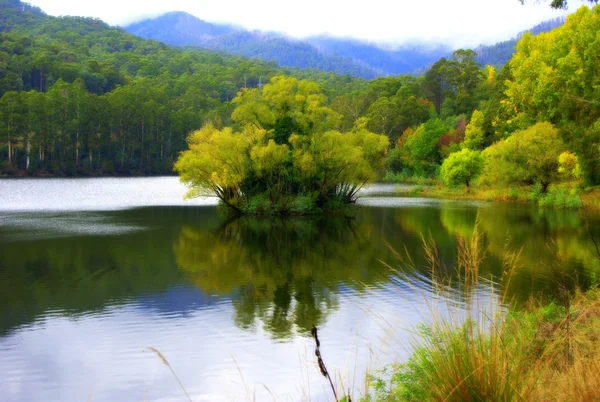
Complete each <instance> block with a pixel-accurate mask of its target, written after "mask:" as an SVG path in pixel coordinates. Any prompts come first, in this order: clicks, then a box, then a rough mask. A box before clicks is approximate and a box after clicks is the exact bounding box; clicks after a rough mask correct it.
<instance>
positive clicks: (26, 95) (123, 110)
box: [0, 0, 365, 175]
mask: <svg viewBox="0 0 600 402" xmlns="http://www.w3.org/2000/svg"><path fill="white" fill-rule="evenodd" d="M0 9H1V10H2V13H1V14H0V27H2V32H1V33H0V97H1V99H0V119H1V120H0V121H1V122H2V123H1V124H0V136H1V138H2V142H1V143H0V160H1V162H0V172H4V173H8V174H42V175H45V174H66V175H75V174H91V173H98V174H159V173H170V172H171V171H172V165H173V161H174V159H175V158H176V156H177V154H178V153H179V152H180V151H182V150H183V149H185V147H186V137H187V135H188V134H189V133H190V132H191V131H193V130H194V129H197V128H198V127H200V126H202V125H203V124H204V123H205V122H207V121H211V122H213V123H214V124H216V125H223V124H228V122H229V121H230V115H231V111H232V110H233V108H232V104H231V102H230V101H231V100H232V99H233V98H234V97H235V96H236V93H237V92H238V91H239V90H240V89H241V88H244V87H258V86H262V83H263V82H268V81H269V80H270V78H271V77H273V76H274V75H277V74H291V75H295V76H297V77H299V78H310V79H311V80H314V81H316V82H319V83H320V85H321V86H322V88H323V89H324V90H325V91H326V93H328V94H330V95H329V96H334V94H339V93H345V92H348V91H352V90H357V89H360V88H362V87H363V86H364V85H365V83H364V82H363V81H362V80H359V79H355V78H351V77H349V76H337V75H333V74H329V73H323V72H321V71H317V70H302V71H301V70H289V69H282V68H278V67H277V66H276V65H275V64H274V63H266V62H260V61H249V60H247V59H244V58H239V57H230V56H224V55H221V54H218V53H214V52H210V51H201V50H193V51H183V50H180V49H176V48H172V47H169V46H167V45H164V44H161V43H159V42H155V41H150V40H144V39H140V38H138V37H136V36H133V35H131V34H128V33H126V32H124V31H123V30H121V29H115V28H111V27H109V26H108V25H106V24H105V23H103V22H102V21H99V20H96V19H90V18H76V17H64V18H55V17H49V16H46V15H45V14H44V13H43V12H41V11H40V10H39V9H38V8H35V7H31V6H28V5H26V4H24V3H21V2H19V1H17V0H2V1H0Z"/></svg>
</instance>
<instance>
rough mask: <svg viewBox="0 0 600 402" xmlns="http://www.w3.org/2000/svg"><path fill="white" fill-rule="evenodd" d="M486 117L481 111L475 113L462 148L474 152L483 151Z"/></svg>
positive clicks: (466, 131)
mask: <svg viewBox="0 0 600 402" xmlns="http://www.w3.org/2000/svg"><path fill="white" fill-rule="evenodd" d="M484 124H485V116H484V115H483V113H481V112H480V111H479V110H475V111H474V112H473V116H472V117H471V121H470V122H469V124H467V128H466V130H465V140H464V141H463V142H462V144H461V146H462V147H463V148H466V149H472V150H474V151H478V150H482V149H483V148H484V144H485V130H484Z"/></svg>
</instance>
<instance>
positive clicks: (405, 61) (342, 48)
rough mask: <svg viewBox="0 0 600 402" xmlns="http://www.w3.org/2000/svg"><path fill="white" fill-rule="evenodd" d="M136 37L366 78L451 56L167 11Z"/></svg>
mask: <svg viewBox="0 0 600 402" xmlns="http://www.w3.org/2000/svg"><path fill="white" fill-rule="evenodd" d="M563 23H564V18H557V19H555V20H550V21H546V22H542V23H541V24H539V25H536V26H535V27H533V28H532V29H530V30H527V31H524V32H521V33H520V34H519V35H517V36H516V37H515V38H512V39H509V40H506V41H502V42H499V43H497V44H495V45H492V46H479V47H477V48H476V49H475V51H476V52H477V53H478V57H477V61H478V62H480V63H481V64H482V65H485V64H491V65H494V66H497V67H502V66H503V65H504V64H506V63H507V62H508V60H510V58H511V57H512V54H513V53H514V51H515V47H516V44H517V42H518V40H519V39H520V38H521V37H522V35H523V34H524V33H525V32H532V33H533V34H534V35H537V34H539V33H541V32H548V31H551V30H552V29H554V28H556V27H558V26H560V25H562V24H563ZM125 29H126V30H127V31H128V32H130V33H132V34H135V35H138V36H141V37H143V38H147V39H154V40H158V41H161V42H163V43H166V44H169V45H173V46H189V47H201V48H205V49H212V50H217V51H222V52H225V53H228V54H232V55H237V56H244V57H249V58H257V59H261V60H265V61H273V62H276V63H278V64H279V65H281V66H285V67H295V68H316V69H320V70H324V71H328V72H334V73H337V74H349V75H353V76H358V77H362V78H366V79H372V78H375V77H379V76H389V75H402V74H415V75H420V74H423V73H424V72H425V71H427V69H428V68H429V67H430V66H431V65H432V64H433V63H434V62H435V61H436V60H438V59H440V58H441V57H450V55H451V53H452V50H453V49H451V48H450V47H448V46H445V45H440V44H431V45H425V44H414V45H404V46H402V47H399V48H397V49H389V48H383V47H380V46H378V45H377V44H373V43H369V42H365V41H360V40H357V39H349V38H337V37H331V36H326V35H321V36H316V37H309V38H305V39H296V38H292V37H289V36H286V35H283V34H279V33H275V32H264V31H259V30H255V31H249V30H246V29H244V28H241V27H236V26H233V25H226V24H213V23H209V22H206V21H203V20H201V19H200V18H197V17H195V16H193V15H191V14H188V13H186V12H181V11H177V12H170V13H167V14H164V15H162V16H159V17H157V18H152V19H146V20H142V21H139V22H137V23H134V24H131V25H129V26H127V27H125Z"/></svg>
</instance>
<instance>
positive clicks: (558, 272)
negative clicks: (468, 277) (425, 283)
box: [396, 203, 600, 301]
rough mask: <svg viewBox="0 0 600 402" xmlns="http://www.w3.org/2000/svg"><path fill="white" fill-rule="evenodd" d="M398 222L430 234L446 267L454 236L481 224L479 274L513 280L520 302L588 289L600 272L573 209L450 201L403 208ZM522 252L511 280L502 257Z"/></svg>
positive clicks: (513, 293)
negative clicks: (482, 253)
mask: <svg viewBox="0 0 600 402" xmlns="http://www.w3.org/2000/svg"><path fill="white" fill-rule="evenodd" d="M396 220H397V222H398V224H399V225H400V227H402V228H403V229H404V230H406V231H408V232H410V233H413V234H418V235H420V234H423V235H424V236H425V237H428V235H429V234H430V233H431V236H432V238H433V239H434V241H435V243H436V246H437V247H438V249H439V250H440V255H441V258H442V262H443V263H444V264H445V266H447V267H448V266H450V267H452V266H453V265H454V264H455V261H454V256H455V255H456V242H455V238H456V237H462V238H466V239H469V238H470V237H471V236H472V234H473V229H474V227H475V224H476V222H479V231H480V232H481V233H483V234H484V239H485V246H486V249H487V257H486V259H485V261H484V264H483V267H482V270H481V274H482V275H483V276H484V277H487V278H490V276H492V277H493V278H495V280H496V281H498V282H502V283H503V284H510V288H509V289H508V292H507V294H508V296H509V297H512V298H514V299H516V300H517V301H525V300H527V299H528V298H529V297H530V296H531V295H532V294H535V295H537V296H542V295H548V296H551V297H556V293H557V289H559V288H564V287H565V286H566V287H569V288H573V286H575V284H577V285H578V286H582V287H584V288H585V287H587V286H589V285H590V284H591V283H592V281H593V278H594V275H598V273H600V264H599V262H598V260H597V259H595V258H594V256H593V253H591V252H590V247H591V242H590V239H589V237H588V233H587V232H586V229H585V227H584V225H583V222H582V221H581V217H580V216H579V215H578V213H576V212H573V211H564V210H540V209H538V208H529V207H526V206H515V205H499V204H495V205H488V206H483V207H480V208H473V207H465V206H464V205H463V206H462V207H461V206H460V205H457V204H456V203H448V204H442V205H441V208H439V209H436V208H429V209H425V208H421V209H414V210H411V211H410V212H409V213H406V212H403V213H400V212H399V213H398V214H397V215H396ZM599 228H600V226H599ZM410 250H411V252H412V258H413V260H414V261H416V262H417V265H418V266H421V265H424V264H425V263H424V262H423V259H422V251H421V252H420V251H419V250H418V248H415V247H413V248H412V249H410ZM519 251H520V258H519V264H518V269H517V270H516V272H514V275H513V276H512V277H511V278H510V281H508V276H507V275H505V273H504V272H503V269H504V268H505V267H503V258H504V257H505V256H506V255H507V253H510V252H519Z"/></svg>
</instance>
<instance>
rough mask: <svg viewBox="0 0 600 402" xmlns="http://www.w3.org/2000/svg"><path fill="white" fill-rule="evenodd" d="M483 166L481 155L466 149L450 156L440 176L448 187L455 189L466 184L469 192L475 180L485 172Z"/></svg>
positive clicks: (443, 165)
mask: <svg viewBox="0 0 600 402" xmlns="http://www.w3.org/2000/svg"><path fill="white" fill-rule="evenodd" d="M483 166H484V162H483V157H482V156H481V153H480V152H478V151H474V150H471V149H468V148H465V149H463V150H461V151H459V152H454V153H452V154H450V156H448V158H447V159H446V160H445V161H444V163H443V164H442V168H441V171H440V175H441V177H442V180H444V183H446V185H448V186H450V187H455V186H458V185H459V184H464V185H465V186H467V191H468V190H469V189H470V187H471V183H472V182H473V180H475V179H476V178H477V177H478V176H479V175H480V174H481V172H482V171H483Z"/></svg>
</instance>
